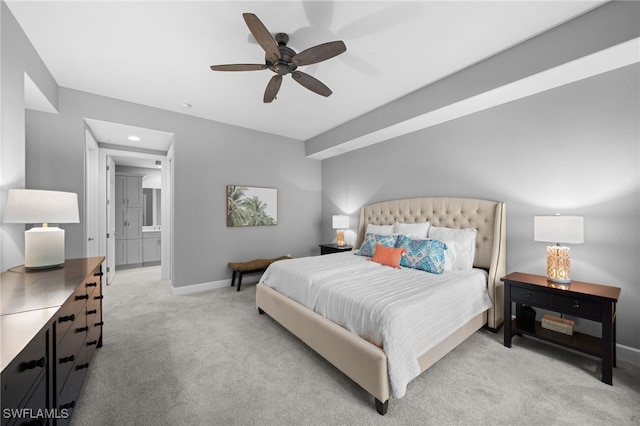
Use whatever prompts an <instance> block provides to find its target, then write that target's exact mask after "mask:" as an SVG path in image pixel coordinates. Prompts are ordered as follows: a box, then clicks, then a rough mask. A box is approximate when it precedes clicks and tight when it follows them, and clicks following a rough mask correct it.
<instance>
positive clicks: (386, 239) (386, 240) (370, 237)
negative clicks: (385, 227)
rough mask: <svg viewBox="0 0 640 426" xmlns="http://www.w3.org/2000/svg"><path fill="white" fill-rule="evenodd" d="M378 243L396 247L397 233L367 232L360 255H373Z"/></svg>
mask: <svg viewBox="0 0 640 426" xmlns="http://www.w3.org/2000/svg"><path fill="white" fill-rule="evenodd" d="M378 244H382V245H383V246H385V247H395V246H396V236H395V235H381V234H365V235H364V241H363V242H362V245H361V246H360V250H359V251H358V254H359V255H360V256H367V257H371V256H373V253H375V251H376V246H377V245H378Z"/></svg>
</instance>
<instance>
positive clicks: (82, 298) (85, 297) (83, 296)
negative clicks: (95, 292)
mask: <svg viewBox="0 0 640 426" xmlns="http://www.w3.org/2000/svg"><path fill="white" fill-rule="evenodd" d="M88 298H89V295H88V294H81V295H80V296H76V300H86V299H88Z"/></svg>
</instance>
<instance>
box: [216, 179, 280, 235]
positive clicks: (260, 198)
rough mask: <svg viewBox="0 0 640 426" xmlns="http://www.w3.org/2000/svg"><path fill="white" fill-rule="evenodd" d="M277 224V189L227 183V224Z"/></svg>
mask: <svg viewBox="0 0 640 426" xmlns="http://www.w3.org/2000/svg"><path fill="white" fill-rule="evenodd" d="M277 224H278V190H277V189H275V188H261V187H256V186H238V185H227V226H261V225H277Z"/></svg>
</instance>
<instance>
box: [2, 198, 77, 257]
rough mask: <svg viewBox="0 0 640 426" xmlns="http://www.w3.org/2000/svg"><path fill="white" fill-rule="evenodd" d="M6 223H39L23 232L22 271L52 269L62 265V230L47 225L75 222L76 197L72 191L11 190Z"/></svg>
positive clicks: (5, 215)
mask: <svg viewBox="0 0 640 426" xmlns="http://www.w3.org/2000/svg"><path fill="white" fill-rule="evenodd" d="M3 221H4V222H5V223H42V227H39V226H38V227H35V226H34V227H33V228H31V229H29V230H26V231H25V232H24V266H25V268H52V267H56V266H59V265H62V264H63V263H64V259H65V258H64V229H60V228H58V227H57V226H48V224H49V223H55V224H58V223H78V222H80V218H79V214H78V196H77V194H75V193H73V192H59V191H42V190H36V189H10V190H9V194H8V197H7V205H6V209H5V211H4V218H3Z"/></svg>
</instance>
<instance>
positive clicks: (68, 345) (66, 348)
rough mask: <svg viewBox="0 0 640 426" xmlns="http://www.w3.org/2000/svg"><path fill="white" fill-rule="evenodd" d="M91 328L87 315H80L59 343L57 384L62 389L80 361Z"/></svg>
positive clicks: (58, 388)
mask: <svg viewBox="0 0 640 426" xmlns="http://www.w3.org/2000/svg"><path fill="white" fill-rule="evenodd" d="M88 331H89V328H88V327H87V321H86V317H85V316H84V315H79V316H78V318H77V319H76V320H75V321H74V322H73V324H72V326H71V328H70V329H69V331H68V332H67V335H66V336H65V338H64V340H62V341H61V342H59V343H58V347H57V353H56V358H57V359H56V385H57V390H58V391H60V390H61V389H62V386H63V385H64V383H65V382H66V380H67V377H68V376H69V372H70V371H71V370H72V369H73V367H74V365H75V364H77V363H78V357H79V353H80V350H81V349H82V348H83V347H84V345H85V343H84V342H85V339H86V337H87V333H88Z"/></svg>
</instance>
